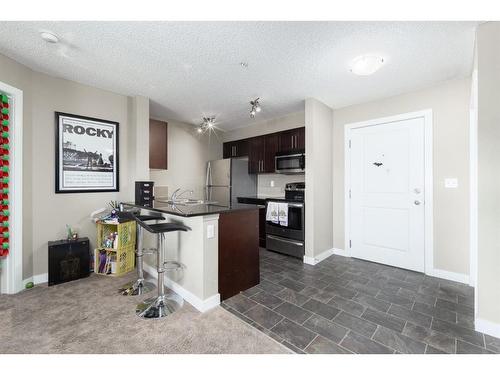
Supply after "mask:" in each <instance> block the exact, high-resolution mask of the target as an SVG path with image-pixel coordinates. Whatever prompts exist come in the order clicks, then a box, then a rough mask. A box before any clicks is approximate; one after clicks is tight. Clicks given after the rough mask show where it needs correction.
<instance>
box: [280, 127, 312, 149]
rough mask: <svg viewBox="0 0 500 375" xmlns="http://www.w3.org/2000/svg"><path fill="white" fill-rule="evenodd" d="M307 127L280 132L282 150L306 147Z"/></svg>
mask: <svg viewBox="0 0 500 375" xmlns="http://www.w3.org/2000/svg"><path fill="white" fill-rule="evenodd" d="M305 130H306V128H305V127H302V128H297V129H291V130H286V131H284V132H281V133H279V134H280V140H279V142H280V145H279V150H280V151H295V150H301V149H304V148H305V146H306V142H305V141H306V136H305V135H306V134H305V133H306V132H305Z"/></svg>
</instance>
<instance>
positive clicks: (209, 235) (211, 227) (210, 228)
mask: <svg viewBox="0 0 500 375" xmlns="http://www.w3.org/2000/svg"><path fill="white" fill-rule="evenodd" d="M214 237H215V227H214V225H213V224H208V225H207V238H209V239H210V238H214Z"/></svg>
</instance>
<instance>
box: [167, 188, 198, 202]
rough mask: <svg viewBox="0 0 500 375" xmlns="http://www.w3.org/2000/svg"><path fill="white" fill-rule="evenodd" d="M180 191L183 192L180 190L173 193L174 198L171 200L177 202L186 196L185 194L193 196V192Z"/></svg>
mask: <svg viewBox="0 0 500 375" xmlns="http://www.w3.org/2000/svg"><path fill="white" fill-rule="evenodd" d="M180 190H181V189H180V188H179V189H177V190H175V191H174V192H173V193H172V197H171V198H170V200H172V201H175V200H176V199H179V198H180V197H181V195H184V194H193V190H184V191H181V192H180V193H179V191H180Z"/></svg>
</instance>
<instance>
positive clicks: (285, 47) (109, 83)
mask: <svg viewBox="0 0 500 375" xmlns="http://www.w3.org/2000/svg"><path fill="white" fill-rule="evenodd" d="M475 26H476V23H475V22H1V23H0V53H1V54H4V55H6V56H8V57H11V58H13V59H14V60H17V61H19V62H21V63H23V64H25V65H27V66H29V67H30V68H32V69H34V70H37V71H40V72H44V73H47V74H50V75H53V76H57V77H62V78H66V79H69V80H73V81H77V82H81V83H84V84H88V85H92V86H95V87H99V88H103V89H107V90H111V91H114V92H118V93H122V94H126V95H144V96H147V97H149V98H150V99H151V114H152V115H153V116H157V117H164V118H168V119H172V120H178V121H184V122H188V123H195V124H196V123H200V121H201V118H202V117H203V116H211V115H215V116H216V117H217V123H218V126H219V127H220V128H222V129H233V128H237V127H242V126H247V125H250V124H251V123H252V122H254V121H259V120H263V119H269V118H273V117H278V116H281V115H284V114H287V113H291V112H297V111H300V110H302V109H303V100H304V99H305V98H306V97H315V98H317V99H319V100H321V101H323V102H324V103H326V104H328V105H330V106H332V107H334V108H339V107H343V106H346V105H350V104H354V103H360V102H365V101H370V100H373V99H377V98H382V97H387V96H391V95H396V94H399V93H403V92H408V91H412V90H416V89H419V88H423V87H426V86H430V85H433V84H435V83H437V82H439V81H443V80H447V79H452V78H459V77H465V76H468V75H470V72H471V68H472V60H473V43H474V28H475ZM40 30H50V31H52V32H54V33H56V34H57V35H58V36H59V37H60V38H61V41H62V42H61V43H60V44H57V45H53V44H48V43H46V42H44V41H43V40H41V39H40V37H39V31H40ZM367 53H370V54H379V55H381V56H383V57H384V58H385V59H386V64H385V65H384V67H383V68H382V69H381V70H380V71H379V72H377V73H376V74H374V75H373V76H369V77H358V76H354V75H353V74H352V73H351V72H350V71H349V64H350V61H351V60H352V59H353V58H354V57H356V56H358V55H361V54H367ZM242 61H245V62H247V63H248V68H246V69H245V68H242V67H241V66H240V62H242ZM255 97H261V102H262V108H263V110H262V112H261V113H260V114H259V115H258V116H257V117H256V118H255V119H254V120H251V119H250V118H249V116H248V112H249V110H250V106H249V104H248V102H249V101H250V100H251V99H253V98H255Z"/></svg>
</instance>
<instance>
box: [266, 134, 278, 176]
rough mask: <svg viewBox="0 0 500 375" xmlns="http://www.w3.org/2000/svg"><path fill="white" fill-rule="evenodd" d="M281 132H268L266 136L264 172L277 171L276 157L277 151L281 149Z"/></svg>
mask: <svg viewBox="0 0 500 375" xmlns="http://www.w3.org/2000/svg"><path fill="white" fill-rule="evenodd" d="M279 141H280V137H279V134H277V133H274V134H268V135H265V136H264V163H263V170H262V171H261V172H262V173H274V172H275V171H276V167H275V161H274V160H275V157H276V153H277V152H278V151H279Z"/></svg>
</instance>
